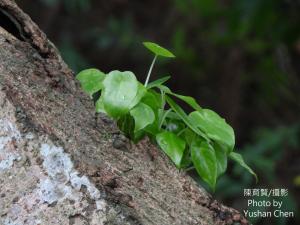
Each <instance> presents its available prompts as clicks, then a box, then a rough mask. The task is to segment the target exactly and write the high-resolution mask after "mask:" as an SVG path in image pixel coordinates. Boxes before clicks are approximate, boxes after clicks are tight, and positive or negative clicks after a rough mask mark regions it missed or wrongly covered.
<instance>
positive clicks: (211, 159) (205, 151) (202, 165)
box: [191, 139, 218, 191]
mask: <svg viewBox="0 0 300 225" xmlns="http://www.w3.org/2000/svg"><path fill="white" fill-rule="evenodd" d="M191 156H192V161H193V164H194V167H195V168H196V170H197V172H198V174H199V175H200V176H201V178H202V179H203V180H204V181H205V182H206V183H207V184H208V185H209V186H210V187H211V188H212V190H213V191H214V190H215V186H216V181H217V173H218V168H217V158H216V154H215V151H214V149H213V148H212V147H211V145H210V144H208V143H207V142H206V141H202V140H201V139H195V140H194V141H193V143H192V145H191Z"/></svg>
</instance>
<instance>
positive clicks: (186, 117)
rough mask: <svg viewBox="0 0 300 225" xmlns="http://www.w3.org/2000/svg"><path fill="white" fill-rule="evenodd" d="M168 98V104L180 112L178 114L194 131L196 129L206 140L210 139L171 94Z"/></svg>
mask: <svg viewBox="0 0 300 225" xmlns="http://www.w3.org/2000/svg"><path fill="white" fill-rule="evenodd" d="M166 100H167V102H168V104H169V105H170V107H171V108H172V109H173V110H174V111H175V112H176V113H177V114H178V116H180V118H181V119H182V120H183V121H184V122H185V124H186V125H187V126H188V127H189V128H190V129H191V130H192V131H194V132H195V133H196V134H198V135H200V136H201V137H202V138H204V139H205V140H207V141H209V139H208V138H207V136H206V135H205V134H204V133H203V132H202V131H201V130H199V129H198V127H197V126H196V124H194V123H193V122H192V121H191V120H190V118H189V117H188V116H187V115H186V114H185V112H184V111H183V109H182V108H181V107H180V106H179V105H177V104H176V103H175V102H174V101H173V100H172V99H171V98H170V97H169V96H166Z"/></svg>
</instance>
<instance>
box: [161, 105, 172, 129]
mask: <svg viewBox="0 0 300 225" xmlns="http://www.w3.org/2000/svg"><path fill="white" fill-rule="evenodd" d="M171 111H172V109H168V110H167V111H166V112H164V114H163V116H162V118H161V121H160V123H159V129H161V127H162V125H163V123H164V120H165V119H166V117H167V115H168V114H169V112H171Z"/></svg>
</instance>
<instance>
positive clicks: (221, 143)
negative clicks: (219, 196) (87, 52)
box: [76, 42, 257, 191]
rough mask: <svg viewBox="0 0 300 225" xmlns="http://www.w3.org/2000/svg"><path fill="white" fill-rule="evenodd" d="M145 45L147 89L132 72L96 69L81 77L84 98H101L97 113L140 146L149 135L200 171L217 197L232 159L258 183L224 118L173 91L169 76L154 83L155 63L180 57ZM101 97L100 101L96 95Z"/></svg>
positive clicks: (176, 160) (184, 164)
mask: <svg viewBox="0 0 300 225" xmlns="http://www.w3.org/2000/svg"><path fill="white" fill-rule="evenodd" d="M143 44H144V46H145V47H146V48H147V49H148V50H150V51H151V52H152V53H154V59H153V61H152V63H151V66H150V68H149V71H148V74H147V77H146V81H145V83H144V84H142V83H140V82H139V81H138V80H137V78H136V76H135V75H134V74H133V73H132V72H130V71H124V72H121V71H118V70H113V71H111V72H109V73H108V74H105V73H103V72H101V71H100V70H98V69H94V68H92V69H86V70H83V71H81V72H80V73H79V74H78V75H77V76H76V78H77V80H78V81H79V82H80V84H81V87H82V89H83V90H84V92H86V93H87V94H89V95H90V96H91V97H94V98H95V96H97V99H96V101H95V107H96V112H97V113H100V112H101V113H105V114H107V115H108V116H109V117H111V118H113V119H114V120H116V122H117V125H118V127H119V129H120V130H121V131H122V132H124V134H125V135H126V136H127V137H128V138H130V139H131V140H132V141H133V142H135V143H137V142H138V141H139V140H141V139H142V138H144V136H146V135H147V136H148V137H149V138H150V140H152V141H154V142H156V143H157V144H158V146H159V147H160V148H161V150H162V151H163V152H164V153H165V154H166V155H167V156H168V157H169V158H170V159H171V160H172V162H173V163H174V164H175V166H176V167H177V168H179V169H196V171H197V173H198V174H199V176H200V177H201V178H202V180H203V181H204V182H206V183H207V184H208V185H209V187H210V188H211V189H212V191H214V190H215V186H216V181H217V178H218V177H219V176H220V175H222V174H223V173H224V172H225V171H226V168H227V159H228V158H230V159H232V160H234V161H236V162H237V163H239V164H240V165H241V166H242V167H244V168H245V169H246V170H248V171H249V172H250V173H251V174H253V175H254V176H255V178H256V180H257V176H256V174H255V173H254V172H253V171H252V169H251V168H250V167H249V166H247V165H246V163H245V162H244V160H243V158H242V156H241V155H240V154H238V153H236V152H234V151H233V150H234V145H235V136H234V131H233V129H232V127H231V126H230V125H229V124H227V123H226V121H225V120H224V119H223V118H221V117H220V116H219V115H218V114H217V113H216V112H214V111H212V110H210V109H205V108H202V107H201V106H200V105H199V104H198V103H197V102H196V100H195V99H194V98H192V97H190V96H184V95H179V94H176V93H174V92H173V91H171V90H170V88H168V87H167V86H166V85H165V83H166V81H167V80H169V79H170V76H166V77H162V78H160V79H158V80H155V81H153V82H149V80H150V76H151V72H152V69H153V66H154V64H155V61H156V59H157V58H158V57H167V58H174V57H175V56H174V54H173V53H171V52H170V51H169V50H167V49H165V48H163V47H161V46H160V45H158V44H155V43H152V42H144V43H143ZM99 92H100V95H96V93H99ZM99 96H100V97H99ZM174 98H175V99H177V100H180V101H182V102H183V103H185V104H187V105H189V106H190V107H191V109H192V110H193V111H192V112H191V113H189V114H187V113H186V112H185V111H184V110H183V109H182V108H181V107H180V106H179V105H178V104H177V103H176V102H175V101H174Z"/></svg>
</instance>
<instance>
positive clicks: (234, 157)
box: [229, 152, 258, 182]
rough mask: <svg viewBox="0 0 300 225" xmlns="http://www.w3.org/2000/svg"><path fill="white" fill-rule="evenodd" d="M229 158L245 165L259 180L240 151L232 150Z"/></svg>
mask: <svg viewBox="0 0 300 225" xmlns="http://www.w3.org/2000/svg"><path fill="white" fill-rule="evenodd" d="M229 158H231V159H232V160H234V161H236V162H237V163H238V164H240V165H241V166H242V167H244V168H245V169H246V170H247V171H248V172H249V173H251V174H252V175H253V176H254V177H255V180H256V182H257V181H258V178H257V175H256V173H255V172H254V171H253V170H252V169H251V168H250V167H249V166H248V165H247V164H246V163H245V161H244V159H243V157H242V155H241V154H239V153H235V152H231V153H230V154H229Z"/></svg>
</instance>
